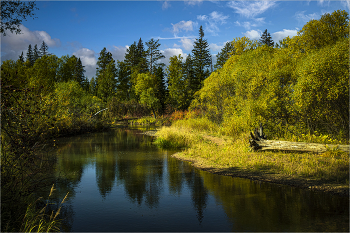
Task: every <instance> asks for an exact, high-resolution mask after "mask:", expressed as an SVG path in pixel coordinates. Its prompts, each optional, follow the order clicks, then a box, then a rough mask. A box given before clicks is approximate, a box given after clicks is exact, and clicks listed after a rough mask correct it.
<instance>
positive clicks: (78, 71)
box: [73, 55, 85, 87]
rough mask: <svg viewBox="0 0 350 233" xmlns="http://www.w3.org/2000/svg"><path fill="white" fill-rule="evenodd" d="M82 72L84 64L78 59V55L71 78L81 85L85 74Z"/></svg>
mask: <svg viewBox="0 0 350 233" xmlns="http://www.w3.org/2000/svg"><path fill="white" fill-rule="evenodd" d="M73 56H74V55H73ZM84 73H85V70H84V66H83V64H82V63H81V60H80V57H79V58H78V60H76V64H75V70H74V74H73V79H74V80H76V81H77V82H78V83H80V85H81V86H82V87H84V85H85V75H84Z"/></svg>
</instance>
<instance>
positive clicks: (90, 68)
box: [1, 0, 350, 79]
mask: <svg viewBox="0 0 350 233" xmlns="http://www.w3.org/2000/svg"><path fill="white" fill-rule="evenodd" d="M36 6H37V7H38V8H39V10H36V11H35V16H36V17H37V18H35V19H28V20H27V21H24V22H23V25H22V26H21V29H22V34H18V35H16V34H11V33H8V34H7V35H6V36H2V35H1V60H2V61H4V60H7V59H14V60H16V59H18V56H19V55H20V54H21V52H22V51H23V52H24V54H25V53H26V51H27V48H28V45H29V44H32V46H34V45H35V44H38V47H40V45H41V43H42V41H43V40H44V41H45V42H46V43H47V44H48V46H49V52H51V53H53V54H55V55H57V56H58V57H61V56H63V55H70V56H71V55H75V56H77V57H80V58H81V60H82V62H83V65H84V66H85V70H86V73H85V75H86V76H87V77H88V78H89V79H90V78H92V77H93V76H95V71H96V62H97V58H98V56H99V52H100V51H101V50H102V49H103V48H104V47H106V48H107V50H108V51H110V52H111V53H112V54H113V57H114V59H115V60H123V59H124V54H125V52H126V49H127V48H128V46H130V45H131V44H132V43H133V42H134V41H136V42H138V40H139V39H140V37H141V39H142V41H143V42H144V43H145V42H146V41H149V40H150V39H151V38H154V39H159V43H160V44H161V46H160V50H161V51H162V53H163V54H164V55H165V56H166V58H165V59H164V60H163V62H165V63H166V64H168V60H169V57H171V56H173V55H177V54H182V56H183V57H186V56H187V55H188V54H189V53H190V52H191V50H192V48H193V42H194V40H195V38H198V31H199V27H200V26H201V25H202V26H203V29H204V33H205V36H204V39H207V41H208V43H209V44H210V52H211V53H212V54H213V56H214V57H213V58H214V61H215V60H216V59H215V55H216V54H217V53H218V52H220V50H221V49H222V48H223V46H224V44H225V43H226V42H227V41H232V40H233V39H234V38H236V37H242V36H247V37H249V38H251V39H259V38H260V36H261V34H262V32H263V31H264V30H265V29H267V30H268V32H269V33H270V34H271V36H272V39H273V40H274V41H275V42H278V40H280V39H283V38H284V37H286V36H294V35H296V33H297V31H298V30H300V29H301V28H302V27H303V25H305V23H306V22H308V21H309V20H311V19H319V18H320V17H321V15H322V14H324V13H332V12H333V11H335V10H339V9H340V10H346V11H348V12H349V6H350V1H349V0H347V1H340V0H339V1H326V0H319V1H201V0H196V1H36ZM145 48H147V47H146V45H145Z"/></svg>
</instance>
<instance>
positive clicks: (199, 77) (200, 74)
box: [191, 26, 211, 92]
mask: <svg viewBox="0 0 350 233" xmlns="http://www.w3.org/2000/svg"><path fill="white" fill-rule="evenodd" d="M203 38H204V31H203V28H202V26H200V28H199V38H198V39H196V41H195V42H194V46H193V50H192V53H193V67H194V76H195V80H193V82H192V83H191V89H192V90H193V92H196V91H198V90H199V89H201V88H202V85H203V81H204V80H205V79H206V78H207V77H208V76H209V75H210V73H209V74H208V73H207V72H206V68H208V67H210V65H211V55H210V52H209V44H208V42H207V40H205V39H203Z"/></svg>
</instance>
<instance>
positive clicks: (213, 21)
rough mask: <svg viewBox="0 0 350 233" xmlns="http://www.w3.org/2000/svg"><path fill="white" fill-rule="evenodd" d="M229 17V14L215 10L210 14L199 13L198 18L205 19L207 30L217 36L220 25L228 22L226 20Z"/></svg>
mask: <svg viewBox="0 0 350 233" xmlns="http://www.w3.org/2000/svg"><path fill="white" fill-rule="evenodd" d="M228 18H229V16H227V15H223V14H221V13H218V12H217V11H213V12H212V13H210V14H209V16H206V15H198V16H197V19H198V20H202V21H205V22H206V23H205V29H204V31H205V32H209V33H211V34H212V35H214V36H216V35H218V34H217V32H219V31H220V30H219V27H218V25H219V24H220V25H222V24H225V23H226V20H227V19H228Z"/></svg>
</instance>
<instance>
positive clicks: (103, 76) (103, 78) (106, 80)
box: [96, 48, 117, 102]
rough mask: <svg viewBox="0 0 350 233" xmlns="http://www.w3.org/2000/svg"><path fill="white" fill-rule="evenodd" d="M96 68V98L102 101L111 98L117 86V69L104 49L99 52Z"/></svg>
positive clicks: (110, 54)
mask: <svg viewBox="0 0 350 233" xmlns="http://www.w3.org/2000/svg"><path fill="white" fill-rule="evenodd" d="M97 66H98V67H97V68H96V83H97V96H98V97H99V98H101V99H102V100H103V101H105V102H107V100H108V99H109V98H110V97H112V96H113V95H114V94H115V92H116V86H117V80H116V77H117V69H116V66H115V60H114V59H113V57H112V53H110V52H107V49H106V48H103V49H102V51H101V52H100V56H99V58H98V61H97Z"/></svg>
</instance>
